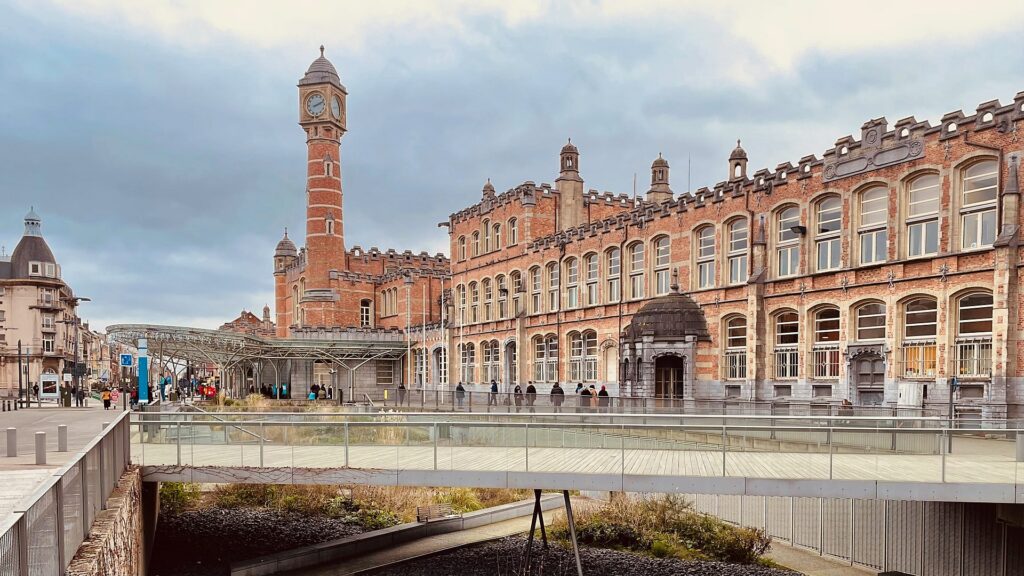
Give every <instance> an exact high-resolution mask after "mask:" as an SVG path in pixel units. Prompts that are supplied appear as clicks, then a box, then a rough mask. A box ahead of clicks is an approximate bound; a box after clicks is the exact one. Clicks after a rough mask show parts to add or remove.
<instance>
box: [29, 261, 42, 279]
mask: <svg viewBox="0 0 1024 576" xmlns="http://www.w3.org/2000/svg"><path fill="white" fill-rule="evenodd" d="M42 274H43V264H42V262H29V263H28V275H29V276H42Z"/></svg>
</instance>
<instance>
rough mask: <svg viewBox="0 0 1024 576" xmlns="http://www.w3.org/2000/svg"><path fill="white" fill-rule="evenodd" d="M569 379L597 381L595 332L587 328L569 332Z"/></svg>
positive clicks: (574, 380)
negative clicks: (581, 330)
mask: <svg viewBox="0 0 1024 576" xmlns="http://www.w3.org/2000/svg"><path fill="white" fill-rule="evenodd" d="M569 380H570V381H573V382H596V381H597V332H594V331H593V330H587V331H584V332H583V333H580V332H572V333H570V334H569Z"/></svg>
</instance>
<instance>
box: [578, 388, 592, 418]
mask: <svg viewBox="0 0 1024 576" xmlns="http://www.w3.org/2000/svg"><path fill="white" fill-rule="evenodd" d="M579 391H580V408H582V409H583V411H584V412H586V411H588V410H590V400H591V399H592V398H593V397H594V394H593V392H591V391H590V388H587V387H585V386H583V384H580V387H579Z"/></svg>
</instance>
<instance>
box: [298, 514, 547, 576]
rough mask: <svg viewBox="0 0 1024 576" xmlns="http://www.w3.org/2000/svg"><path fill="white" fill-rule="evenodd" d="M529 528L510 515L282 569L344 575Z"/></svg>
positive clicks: (527, 519) (306, 574)
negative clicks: (333, 560)
mask: <svg viewBox="0 0 1024 576" xmlns="http://www.w3.org/2000/svg"><path fill="white" fill-rule="evenodd" d="M545 518H547V520H545V522H551V519H550V518H551V513H550V512H549V513H548V514H545ZM529 530H530V517H529V516H524V517H522V518H514V519H512V520H505V521H504V522H498V523H495V524H489V525H487V526H481V527H479V528H471V529H469V530H462V531H460V532H452V533H451V534H439V535H437V536H429V537H427V538H423V539H421V540H416V541H415V542H409V543H407V544H402V545H400V546H395V547H394V548H390V549H387V550H381V551H379V552H373V553H370V554H367V555H365V556H360V557H359V558H353V559H351V560H349V561H347V562H343V563H340V564H334V565H332V566H320V567H316V568H303V569H302V570H299V571H295V572H286V573H285V574H290V575H292V576H299V575H301V576H347V575H349V574H361V573H363V572H365V571H367V570H371V569H374V568H380V567H383V566H387V565H388V564H392V563H394V562H398V561H404V560H412V559H414V558H419V557H421V556H428V555H431V554H437V553H438V552H444V551H446V550H451V549H454V548H461V547H462V546H466V545H469V544H477V543H479V542H487V541H489V540H497V539H499V538H505V537H507V536H515V535H516V534H522V533H524V532H528V531H529ZM537 543H538V545H539V544H540V530H538V531H537Z"/></svg>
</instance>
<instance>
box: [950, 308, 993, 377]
mask: <svg viewBox="0 0 1024 576" xmlns="http://www.w3.org/2000/svg"><path fill="white" fill-rule="evenodd" d="M956 309H957V314H956V353H955V360H954V365H955V367H956V375H957V376H958V377H965V378H971V377H985V378H988V377H991V376H992V294H991V293H988V292H975V293H972V294H967V295H965V296H961V297H960V298H959V299H958V300H957V306H956Z"/></svg>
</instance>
